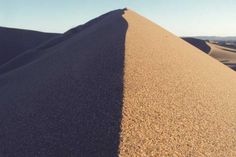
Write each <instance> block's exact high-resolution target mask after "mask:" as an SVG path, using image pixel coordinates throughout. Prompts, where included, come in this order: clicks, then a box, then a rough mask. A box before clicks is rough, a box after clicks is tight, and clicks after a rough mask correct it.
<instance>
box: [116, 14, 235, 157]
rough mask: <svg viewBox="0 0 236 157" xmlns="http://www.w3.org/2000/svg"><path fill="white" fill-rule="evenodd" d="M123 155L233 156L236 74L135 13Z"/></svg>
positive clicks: (128, 59)
mask: <svg viewBox="0 0 236 157" xmlns="http://www.w3.org/2000/svg"><path fill="white" fill-rule="evenodd" d="M124 18H125V19H126V20H127V21H128V31H127V34H126V45H125V71H124V73H125V75H124V104H123V113H122V116H123V118H122V132H121V144H120V156H129V157H131V156H235V155H236V154H235V153H236V137H235V134H236V132H235V128H236V106H235V102H236V97H235V94H236V73H235V72H234V71H232V70H231V69H229V68H227V67H226V66H224V65H223V64H221V63H219V62H218V61H216V60H215V59H212V58H211V57H210V56H208V55H207V54H204V53H201V51H199V50H198V49H196V48H194V47H192V46H191V45H189V44H187V43H185V42H184V41H182V40H181V39H179V38H178V37H176V36H174V35H172V34H170V33H168V32H167V31H165V30H164V29H162V28H160V27H159V26H157V25H156V24H154V23H152V22H150V21H148V20H146V19H145V18H143V17H141V16H139V15H137V14H136V13H134V12H132V11H127V12H126V13H125V15H124Z"/></svg>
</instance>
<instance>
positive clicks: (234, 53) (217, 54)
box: [208, 43, 236, 70]
mask: <svg viewBox="0 0 236 157" xmlns="http://www.w3.org/2000/svg"><path fill="white" fill-rule="evenodd" d="M208 45H209V46H210V47H211V51H210V53H209V55H210V56H212V57H214V58H216V59H217V60H219V61H220V62H222V63H224V64H225V65H227V66H229V67H230V68H232V69H234V70H236V49H231V48H227V47H224V46H219V45H216V44H212V43H208Z"/></svg>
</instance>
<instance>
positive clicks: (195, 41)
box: [182, 37, 211, 53]
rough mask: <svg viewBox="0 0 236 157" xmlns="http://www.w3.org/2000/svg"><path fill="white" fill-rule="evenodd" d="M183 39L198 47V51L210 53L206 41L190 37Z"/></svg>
mask: <svg viewBox="0 0 236 157" xmlns="http://www.w3.org/2000/svg"><path fill="white" fill-rule="evenodd" d="M182 39H183V40H185V41H186V42H188V43H190V44H191V45H193V46H195V47H197V48H198V49H200V50H202V51H203V52H206V53H209V52H210V50H211V48H210V46H209V45H207V43H206V41H204V40H200V39H196V38H189V37H184V38H182Z"/></svg>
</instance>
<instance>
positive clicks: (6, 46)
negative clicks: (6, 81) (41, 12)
mask: <svg viewBox="0 0 236 157" xmlns="http://www.w3.org/2000/svg"><path fill="white" fill-rule="evenodd" d="M57 35H59V34H56V33H43V32H37V31H30V30H22V29H14V28H5V27H0V65H2V64H4V63H6V62H7V61H9V60H10V59H12V58H14V57H16V56H17V55H19V54H21V53H23V52H24V51H26V50H28V49H31V48H34V47H36V46H38V45H40V44H41V43H43V42H45V41H47V40H49V39H50V38H53V37H55V36H57Z"/></svg>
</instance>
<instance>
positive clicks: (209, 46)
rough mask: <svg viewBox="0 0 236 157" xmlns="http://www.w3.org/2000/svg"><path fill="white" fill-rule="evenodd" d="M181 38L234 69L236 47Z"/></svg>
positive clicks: (235, 67) (235, 66) (235, 68)
mask: <svg viewBox="0 0 236 157" xmlns="http://www.w3.org/2000/svg"><path fill="white" fill-rule="evenodd" d="M183 39H184V40H185V41H187V42H188V43H190V44H191V45H193V46H195V47H196V48H198V49H200V50H202V51H203V52H206V53H208V54H209V55H210V56H212V57H213V58H215V59H217V60H218V61H220V62H221V63H223V64H225V65H227V66H228V67H230V68H232V69H233V70H236V49H233V48H229V47H226V46H220V45H218V44H213V43H210V42H207V41H204V40H200V39H195V38H183Z"/></svg>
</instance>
